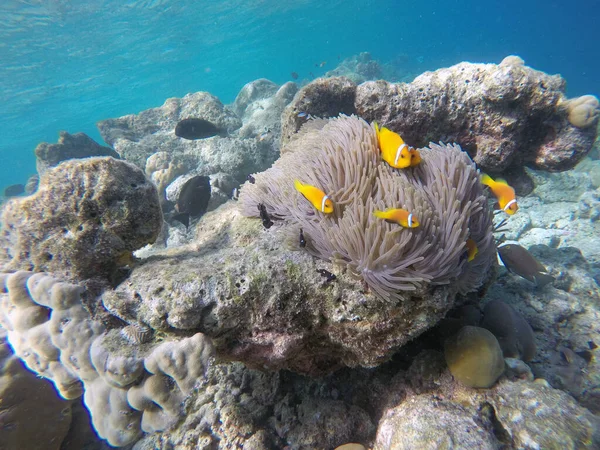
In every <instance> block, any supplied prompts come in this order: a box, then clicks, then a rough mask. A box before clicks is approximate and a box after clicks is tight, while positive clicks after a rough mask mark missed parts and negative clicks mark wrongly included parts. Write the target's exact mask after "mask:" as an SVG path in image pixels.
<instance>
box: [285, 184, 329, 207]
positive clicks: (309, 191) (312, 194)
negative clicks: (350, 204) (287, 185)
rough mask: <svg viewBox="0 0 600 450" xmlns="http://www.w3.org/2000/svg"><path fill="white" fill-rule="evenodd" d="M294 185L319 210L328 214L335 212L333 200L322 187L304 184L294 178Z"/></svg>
mask: <svg viewBox="0 0 600 450" xmlns="http://www.w3.org/2000/svg"><path fill="white" fill-rule="evenodd" d="M294 187H295V188H296V190H297V191H298V192H300V193H301V194H302V195H304V198H306V200H308V201H309V202H311V203H312V205H313V206H314V207H315V208H316V209H318V210H319V211H321V212H324V213H326V214H329V213H332V212H333V202H332V201H331V199H330V198H329V196H328V195H326V194H325V192H323V191H322V190H321V189H319V188H316V187H314V186H311V185H309V184H302V183H301V182H300V181H298V180H294Z"/></svg>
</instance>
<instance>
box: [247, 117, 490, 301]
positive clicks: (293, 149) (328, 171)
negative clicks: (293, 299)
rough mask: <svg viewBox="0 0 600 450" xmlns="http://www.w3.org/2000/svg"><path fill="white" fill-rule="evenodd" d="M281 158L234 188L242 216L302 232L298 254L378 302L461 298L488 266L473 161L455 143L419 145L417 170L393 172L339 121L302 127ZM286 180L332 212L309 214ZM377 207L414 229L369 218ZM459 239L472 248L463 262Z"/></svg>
mask: <svg viewBox="0 0 600 450" xmlns="http://www.w3.org/2000/svg"><path fill="white" fill-rule="evenodd" d="M281 153H282V156H281V158H280V159H279V160H277V161H276V162H275V164H274V165H273V166H272V167H271V168H270V169H268V170H266V171H265V172H262V173H260V174H257V175H256V176H255V183H254V184H250V183H246V184H245V185H244V186H243V187H242V189H241V192H240V205H241V208H242V213H243V214H244V215H246V216H253V217H257V216H258V214H259V208H258V207H257V206H258V204H263V205H264V206H265V208H266V211H267V213H268V214H269V215H270V216H272V217H275V218H277V219H282V220H278V221H276V222H277V223H282V224H283V225H282V226H283V227H288V228H289V229H293V230H297V229H298V227H299V228H301V229H302V230H303V233H304V236H305V239H306V247H305V249H306V250H307V251H309V252H310V253H312V254H313V255H314V256H316V257H318V258H321V259H324V260H329V261H331V262H333V263H336V264H341V265H343V266H345V267H347V268H348V269H349V270H350V272H351V273H352V274H354V275H356V276H358V277H361V278H362V279H363V280H364V281H365V282H366V284H367V285H368V286H369V287H370V288H371V289H372V290H373V291H374V292H375V293H376V294H377V295H379V296H380V297H381V298H383V299H385V300H399V299H402V298H405V297H406V295H407V294H410V295H419V294H421V295H423V294H424V293H425V290H426V289H427V288H428V286H429V285H439V284H449V283H456V285H457V291H458V292H461V293H467V292H470V291H473V290H475V289H477V288H478V287H480V286H481V284H482V283H483V282H484V280H485V279H486V277H487V276H488V269H489V268H490V266H491V265H492V264H493V263H494V261H495V246H494V242H493V235H492V226H493V224H492V214H491V212H490V211H489V209H488V206H487V199H486V196H485V194H484V193H483V190H482V187H481V183H480V181H479V174H478V172H477V169H476V167H475V164H474V163H473V162H472V161H471V159H470V158H469V156H468V155H467V154H466V153H465V152H463V151H461V149H460V147H459V146H458V145H443V144H440V145H438V144H431V145H430V147H429V148H424V149H420V154H421V157H422V161H421V163H420V164H419V165H418V166H416V167H414V168H410V169H403V170H396V169H393V168H391V167H390V166H388V165H387V164H386V163H385V162H383V161H382V159H381V156H380V151H379V148H378V145H377V137H376V134H375V129H374V127H373V126H371V125H369V124H368V123H367V122H365V121H364V120H362V119H360V118H358V117H355V116H351V117H347V116H343V115H342V116H340V117H338V118H335V119H331V120H327V121H325V120H314V121H309V122H308V123H307V124H306V125H305V126H304V127H303V128H302V129H301V130H300V132H299V133H298V134H297V135H296V136H295V137H294V138H293V140H292V141H291V142H290V143H289V144H288V145H287V146H286V147H285V148H283V149H282V152H281ZM294 179H299V180H302V182H303V183H308V184H311V185H314V186H317V187H319V189H321V190H323V191H324V192H325V193H327V195H329V197H330V198H331V199H332V200H333V203H334V211H333V213H331V214H326V215H325V214H322V213H321V212H319V211H317V210H316V209H315V208H314V207H313V206H312V205H311V204H310V203H309V202H307V201H306V200H305V199H304V197H303V196H302V195H301V194H300V193H299V192H298V191H297V190H296V189H295V188H294ZM387 208H403V209H406V210H408V211H410V212H412V213H413V214H414V215H415V217H417V218H418V220H419V222H420V225H419V226H418V227H417V228H413V229H409V228H403V227H401V226H399V225H397V224H390V223H387V222H386V221H384V220H381V219H378V218H376V217H374V215H373V212H374V211H375V210H376V209H380V210H383V209H387ZM468 239H473V240H474V241H475V243H476V244H477V247H478V249H479V253H478V255H477V257H476V258H475V259H474V260H473V261H471V262H469V261H467V258H465V251H466V241H467V240H468ZM415 291H417V292H415Z"/></svg>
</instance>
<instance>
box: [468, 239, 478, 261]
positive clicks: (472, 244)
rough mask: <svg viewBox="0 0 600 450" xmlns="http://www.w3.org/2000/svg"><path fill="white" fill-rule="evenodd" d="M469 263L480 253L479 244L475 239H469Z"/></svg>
mask: <svg viewBox="0 0 600 450" xmlns="http://www.w3.org/2000/svg"><path fill="white" fill-rule="evenodd" d="M466 245H467V261H469V262H471V261H473V260H474V259H475V257H476V256H477V253H479V249H478V248H477V244H476V243H475V241H474V240H473V239H470V238H469V239H467V244H466Z"/></svg>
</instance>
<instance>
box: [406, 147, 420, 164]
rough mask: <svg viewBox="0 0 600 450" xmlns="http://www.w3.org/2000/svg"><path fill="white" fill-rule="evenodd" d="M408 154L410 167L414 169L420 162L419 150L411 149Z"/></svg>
mask: <svg viewBox="0 0 600 450" xmlns="http://www.w3.org/2000/svg"><path fill="white" fill-rule="evenodd" d="M408 152H409V153H410V167H415V166H416V165H417V164H419V163H420V162H421V154H420V153H419V150H417V149H415V148H412V147H411V148H410V150H409V151H408Z"/></svg>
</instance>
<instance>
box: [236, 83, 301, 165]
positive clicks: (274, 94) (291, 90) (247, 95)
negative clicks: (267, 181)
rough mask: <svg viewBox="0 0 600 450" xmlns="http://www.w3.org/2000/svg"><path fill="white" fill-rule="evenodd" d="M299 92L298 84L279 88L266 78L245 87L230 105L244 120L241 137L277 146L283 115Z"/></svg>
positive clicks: (288, 84)
mask: <svg viewBox="0 0 600 450" xmlns="http://www.w3.org/2000/svg"><path fill="white" fill-rule="evenodd" d="M297 91H298V86H297V85H296V83H291V82H290V83H285V84H284V85H282V86H278V85H277V84H275V83H273V82H272V81H269V80H266V79H264V78H261V79H258V80H255V81H252V82H250V83H248V84H246V85H245V86H244V87H243V88H242V89H241V90H240V92H239V93H238V95H237V97H236V98H235V101H234V102H233V105H231V108H232V109H233V110H234V111H235V113H236V114H237V115H238V117H240V118H241V119H242V123H243V125H242V127H241V128H240V129H239V130H238V135H239V137H242V138H254V137H257V138H259V139H262V141H267V142H273V144H275V145H278V142H275V141H277V140H278V137H279V135H280V134H281V113H282V112H283V110H284V108H285V107H286V106H287V105H288V103H290V102H291V101H292V99H293V98H294V95H295V94H296V92H297ZM262 141H261V142H262ZM266 168H267V167H264V168H262V169H261V170H264V169H266Z"/></svg>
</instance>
